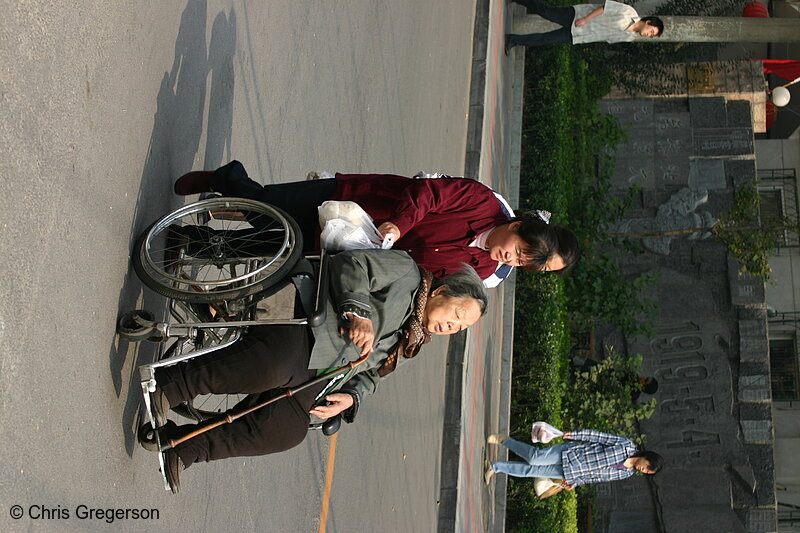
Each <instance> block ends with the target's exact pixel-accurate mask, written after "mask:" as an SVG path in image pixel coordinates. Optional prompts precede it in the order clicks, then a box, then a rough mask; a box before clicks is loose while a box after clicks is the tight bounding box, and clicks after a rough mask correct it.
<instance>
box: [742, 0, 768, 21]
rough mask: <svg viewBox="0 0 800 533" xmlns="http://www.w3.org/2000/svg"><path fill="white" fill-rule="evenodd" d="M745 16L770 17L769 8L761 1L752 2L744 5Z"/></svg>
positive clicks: (743, 14) (743, 12)
mask: <svg viewBox="0 0 800 533" xmlns="http://www.w3.org/2000/svg"><path fill="white" fill-rule="evenodd" d="M742 16H743V17H751V18H769V9H767V6H765V5H764V4H762V3H761V2H750V3H749V4H746V5H745V6H744V10H743V11H742Z"/></svg>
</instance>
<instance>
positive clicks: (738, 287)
mask: <svg viewBox="0 0 800 533" xmlns="http://www.w3.org/2000/svg"><path fill="white" fill-rule="evenodd" d="M728 282H729V283H730V288H731V302H732V303H733V305H748V304H763V303H764V301H765V300H764V281H763V280H761V279H760V278H756V277H754V276H751V275H750V274H740V273H739V263H737V262H736V261H735V260H734V259H733V258H732V257H731V256H730V254H729V255H728Z"/></svg>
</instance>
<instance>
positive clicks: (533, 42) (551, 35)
mask: <svg viewBox="0 0 800 533" xmlns="http://www.w3.org/2000/svg"><path fill="white" fill-rule="evenodd" d="M514 2H516V3H517V4H521V5H523V6H525V7H526V8H527V10H528V13H532V14H535V15H539V16H540V17H542V18H544V19H546V20H549V21H550V22H555V23H556V24H558V25H560V26H562V27H561V28H559V29H557V30H553V31H549V32H546V33H528V34H525V35H518V34H510V35H509V36H508V44H509V46H545V45H548V44H572V29H571V28H572V22H573V21H574V20H575V8H574V7H551V6H548V5H547V4H545V3H544V2H542V1H541V0H514Z"/></svg>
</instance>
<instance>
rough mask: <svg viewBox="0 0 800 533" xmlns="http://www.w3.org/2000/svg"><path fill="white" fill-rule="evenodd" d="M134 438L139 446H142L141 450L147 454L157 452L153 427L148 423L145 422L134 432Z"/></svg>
mask: <svg viewBox="0 0 800 533" xmlns="http://www.w3.org/2000/svg"><path fill="white" fill-rule="evenodd" d="M136 438H137V440H138V441H139V444H141V445H142V448H144V449H145V450H147V451H148V452H157V451H158V441H157V440H156V431H155V430H154V429H153V425H152V424H151V423H150V422H146V423H144V424H142V425H141V426H139V430H138V431H137V432H136Z"/></svg>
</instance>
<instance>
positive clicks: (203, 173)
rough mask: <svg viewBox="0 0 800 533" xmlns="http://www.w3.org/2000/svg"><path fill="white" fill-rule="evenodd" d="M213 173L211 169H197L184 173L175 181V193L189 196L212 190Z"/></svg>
mask: <svg viewBox="0 0 800 533" xmlns="http://www.w3.org/2000/svg"><path fill="white" fill-rule="evenodd" d="M213 174H214V173H213V172H212V171H210V170H195V171H194V172H188V173H186V174H184V175H183V176H181V177H180V178H178V179H177V181H175V194H178V195H180V196H188V195H190V194H200V193H201V192H211V176H212V175H213Z"/></svg>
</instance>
